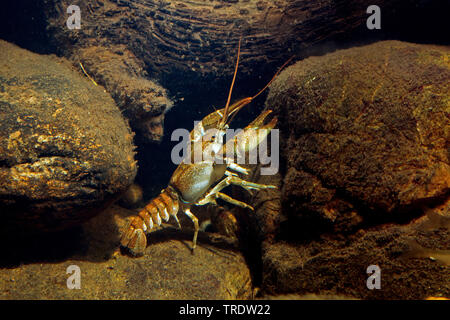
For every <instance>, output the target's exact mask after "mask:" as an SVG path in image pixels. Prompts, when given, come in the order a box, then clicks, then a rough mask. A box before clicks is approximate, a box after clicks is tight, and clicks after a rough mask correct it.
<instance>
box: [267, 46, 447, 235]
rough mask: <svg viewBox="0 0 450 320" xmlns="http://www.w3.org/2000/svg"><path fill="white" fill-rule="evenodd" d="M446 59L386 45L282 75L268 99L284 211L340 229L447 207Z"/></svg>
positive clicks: (430, 50) (427, 50)
mask: <svg viewBox="0 0 450 320" xmlns="http://www.w3.org/2000/svg"><path fill="white" fill-rule="evenodd" d="M449 58H450V49H449V48H448V47H438V46H431V45H416V44H409V43H402V42H398V41H385V42H378V43H375V44H372V45H369V46H364V47H359V48H358V47H357V48H352V49H348V50H341V51H337V52H335V53H331V54H327V55H324V56H322V57H311V58H308V59H305V60H303V61H300V62H298V63H297V64H295V65H294V66H291V67H289V68H287V69H286V70H285V71H283V72H282V73H281V74H280V76H279V77H278V78H277V79H276V81H275V82H274V83H273V85H272V86H271V90H270V94H269V96H268V98H267V108H270V109H273V110H274V112H275V113H276V114H278V116H279V119H280V122H279V123H280V124H281V125H280V128H281V141H282V143H281V152H280V154H281V162H282V163H283V168H284V169H285V172H284V175H285V176H284V181H283V190H282V203H283V210H285V211H286V212H288V213H289V215H290V216H291V217H294V216H296V217H301V216H303V217H305V216H310V217H312V218H313V219H314V218H317V219H318V220H322V221H325V222H326V223H330V224H333V226H334V227H335V228H336V230H341V231H343V230H349V229H351V228H352V227H353V226H356V225H358V224H360V222H362V221H364V220H365V219H366V220H368V219H375V221H380V219H388V220H391V221H392V220H398V219H406V220H408V219H410V217H412V216H414V214H416V213H417V209H418V208H420V206H421V205H424V204H427V205H433V204H437V203H441V202H442V201H443V200H445V199H446V198H447V197H448V195H449V192H450V159H449V156H450V150H449V145H448V141H450V131H449V130H450V119H449V114H450V96H449V92H450V81H449V80H450V64H449ZM377 219H378V220H377Z"/></svg>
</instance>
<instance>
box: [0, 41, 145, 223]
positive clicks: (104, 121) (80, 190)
mask: <svg viewBox="0 0 450 320" xmlns="http://www.w3.org/2000/svg"><path fill="white" fill-rule="evenodd" d="M132 140H133V139H132V133H131V131H130V128H129V126H128V125H127V123H126V122H125V120H124V118H123V117H122V115H121V113H120V111H119V109H118V108H117V106H116V105H115V103H114V101H113V100H112V98H111V96H109V94H107V93H106V92H105V91H104V89H103V87H101V86H96V85H95V84H94V83H93V82H91V81H90V80H89V79H88V78H86V77H85V76H82V75H80V74H79V73H77V72H76V71H74V70H73V69H72V67H71V65H70V64H69V63H68V62H65V61H63V60H60V59H58V58H56V57H53V56H42V55H37V54H33V53H30V52H28V51H26V50H23V49H20V48H19V47H17V46H15V45H11V44H9V43H7V42H4V41H0V208H1V209H0V215H1V218H2V227H5V228H10V224H11V223H13V222H14V223H15V224H18V225H20V227H28V228H29V229H30V230H38V229H48V230H55V229H59V228H62V227H65V226H68V225H72V224H78V223H80V222H81V221H84V220H85V219H87V218H88V217H90V216H92V215H94V214H95V213H96V212H98V211H99V209H100V208H101V207H103V206H105V205H107V204H108V203H109V202H111V201H112V200H114V199H115V198H116V197H117V196H118V195H119V194H120V193H121V192H123V191H124V190H126V188H127V187H128V186H129V185H130V184H131V183H132V181H133V179H134V177H135V174H136V169H137V168H136V164H135V160H134V151H133V148H134V147H133V143H132Z"/></svg>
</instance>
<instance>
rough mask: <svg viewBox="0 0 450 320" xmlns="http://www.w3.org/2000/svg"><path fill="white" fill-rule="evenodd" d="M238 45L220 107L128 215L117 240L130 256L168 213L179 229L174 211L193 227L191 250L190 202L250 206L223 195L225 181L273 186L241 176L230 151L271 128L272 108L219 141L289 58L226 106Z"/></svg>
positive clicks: (250, 144)
mask: <svg viewBox="0 0 450 320" xmlns="http://www.w3.org/2000/svg"><path fill="white" fill-rule="evenodd" d="M240 44H241V42H240V41H239V49H238V55H237V61H236V67H235V70H234V76H233V81H232V83H231V87H230V91H229V94H228V100H227V103H226V105H225V107H224V108H222V109H219V110H216V111H214V112H212V113H210V114H209V115H207V116H206V117H205V118H203V119H202V121H200V122H198V123H197V124H196V125H195V127H194V129H193V130H192V131H191V133H190V136H189V138H190V152H189V153H188V155H187V156H186V157H185V158H184V159H183V161H182V162H181V163H180V165H179V166H178V167H177V169H176V170H175V172H174V173H173V175H172V177H171V179H170V182H169V185H168V186H167V188H165V189H163V190H162V191H161V193H160V194H159V195H158V196H157V197H156V198H154V199H153V200H152V201H151V202H150V203H149V204H147V205H146V206H145V207H144V208H143V209H142V210H141V211H140V212H139V213H138V215H136V216H133V217H132V218H131V219H130V221H129V223H128V226H127V228H126V229H125V231H124V233H123V235H122V238H121V240H120V243H121V245H122V247H124V248H126V249H128V251H129V252H130V253H131V254H133V255H140V254H142V253H143V252H144V250H145V248H146V246H147V237H146V233H148V232H150V231H151V230H152V228H153V226H154V225H155V224H157V225H161V222H162V220H164V221H168V220H169V218H170V217H173V218H174V219H175V221H176V223H177V224H178V227H180V222H179V221H178V218H177V214H178V212H179V211H183V212H184V213H185V214H186V215H187V216H188V217H189V218H190V219H191V220H192V222H193V223H194V230H195V231H194V238H193V244H192V250H194V249H195V246H196V244H197V234H198V230H199V225H198V219H197V218H196V217H195V215H194V214H193V213H192V212H191V207H192V206H203V205H206V204H209V203H211V204H216V199H217V198H220V199H222V200H224V201H226V202H229V203H231V204H234V205H237V206H240V207H242V208H249V209H251V210H253V208H252V207H251V206H250V205H248V204H246V203H244V202H241V201H238V200H236V199H233V198H232V197H230V196H228V195H226V194H225V193H222V192H221V190H222V189H224V188H225V187H227V186H229V185H236V186H240V187H242V188H244V189H246V190H248V191H251V190H261V189H267V188H276V187H275V186H272V185H264V184H258V183H253V182H249V181H245V180H243V179H241V178H240V177H239V176H238V173H241V174H244V175H247V174H248V173H249V172H248V169H246V168H244V167H242V166H240V165H239V164H238V163H237V162H236V161H235V155H237V156H239V155H242V154H245V153H248V152H251V151H252V150H254V149H255V148H256V147H257V146H258V145H259V144H260V143H261V141H263V140H264V139H265V138H266V137H267V135H268V134H269V132H270V131H271V130H272V129H273V128H274V127H275V125H276V123H277V118H273V119H272V120H271V121H269V123H267V124H264V120H265V119H266V117H267V116H268V115H269V114H270V112H271V111H270V110H268V111H265V112H263V113H262V114H260V115H259V116H258V117H257V118H256V119H255V120H254V121H252V122H251V123H250V124H249V125H248V126H247V127H246V128H245V129H244V130H242V131H240V132H239V133H238V134H236V135H235V136H234V137H233V138H232V139H230V140H228V141H227V142H226V143H225V144H224V143H223V140H224V136H225V133H226V130H227V129H228V128H229V126H228V123H229V122H231V120H232V119H233V117H234V116H235V115H236V113H237V112H238V111H239V110H240V109H242V108H243V107H244V106H245V105H247V104H249V103H250V102H251V101H252V100H253V99H254V98H256V97H257V96H258V95H260V94H261V93H262V92H263V91H264V90H265V89H267V87H268V86H269V85H270V84H271V83H272V81H273V80H274V79H275V77H276V76H277V75H278V73H279V72H280V71H281V69H283V67H284V66H285V65H286V64H287V63H288V62H289V61H290V60H291V59H289V60H288V61H287V62H286V63H285V64H284V65H283V66H282V67H281V68H280V69H279V70H278V72H277V73H276V74H275V75H274V77H273V78H272V80H270V82H269V83H267V85H266V86H265V87H264V88H263V89H261V91H259V92H258V93H257V94H256V95H255V96H253V97H247V98H244V99H241V100H239V101H237V102H236V103H234V104H231V105H230V98H231V93H232V91H233V85H234V82H235V79H236V73H237V69H238V65H239V55H240ZM199 149H200V154H201V155H202V157H200V158H201V159H197V157H196V156H195V154H196V150H199ZM205 155H207V156H205ZM193 158H195V159H194V161H192V160H193ZM219 160H220V161H219Z"/></svg>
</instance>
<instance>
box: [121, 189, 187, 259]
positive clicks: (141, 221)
mask: <svg viewBox="0 0 450 320" xmlns="http://www.w3.org/2000/svg"><path fill="white" fill-rule="evenodd" d="M179 207H180V205H179V200H178V195H177V193H176V191H175V190H173V189H172V188H171V187H168V188H166V189H164V190H162V191H161V193H160V194H159V195H158V196H157V197H156V198H154V199H153V200H152V201H150V203H149V204H147V205H146V206H145V207H144V208H143V209H142V210H141V211H139V213H138V215H137V216H133V217H131V219H130V221H129V223H128V225H127V227H126V228H125V229H124V233H123V234H122V238H121V240H120V244H121V246H122V247H123V248H126V249H127V250H128V251H130V253H131V254H133V255H140V254H142V253H143V252H144V250H145V248H146V246H147V237H146V233H149V232H150V231H151V230H152V229H153V226H154V225H155V224H156V225H158V226H160V225H161V223H162V220H164V221H166V222H167V221H168V220H169V218H170V216H174V217H175V218H176V215H177V213H178V210H179ZM175 220H177V219H175Z"/></svg>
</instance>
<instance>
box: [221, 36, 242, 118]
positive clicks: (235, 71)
mask: <svg viewBox="0 0 450 320" xmlns="http://www.w3.org/2000/svg"><path fill="white" fill-rule="evenodd" d="M241 40H242V37H240V38H239V46H238V54H237V59H236V66H235V68H234V75H233V81H231V87H230V92H228V99H227V104H226V105H225V110H224V112H223V118H222V121H221V122H220V123H221V124H222V125H225V124H226V123H227V118H228V109H229V106H230V100H231V93H232V92H233V86H234V82H235V80H236V74H237V70H238V66H239V56H240V55H241Z"/></svg>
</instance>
